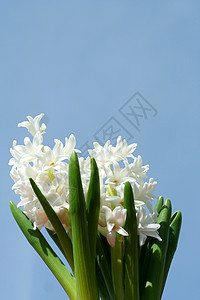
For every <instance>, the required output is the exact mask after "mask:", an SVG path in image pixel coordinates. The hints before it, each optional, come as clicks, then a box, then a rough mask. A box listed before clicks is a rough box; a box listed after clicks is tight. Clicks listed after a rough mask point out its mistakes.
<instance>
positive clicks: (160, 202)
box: [154, 196, 163, 213]
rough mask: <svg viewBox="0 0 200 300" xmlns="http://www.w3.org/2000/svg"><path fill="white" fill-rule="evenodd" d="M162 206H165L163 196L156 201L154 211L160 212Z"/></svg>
mask: <svg viewBox="0 0 200 300" xmlns="http://www.w3.org/2000/svg"><path fill="white" fill-rule="evenodd" d="M162 206H163V196H160V197H159V198H158V200H157V202H156V205H155V207H154V211H157V213H160V211H161V208H162Z"/></svg>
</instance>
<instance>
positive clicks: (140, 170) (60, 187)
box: [9, 114, 160, 247]
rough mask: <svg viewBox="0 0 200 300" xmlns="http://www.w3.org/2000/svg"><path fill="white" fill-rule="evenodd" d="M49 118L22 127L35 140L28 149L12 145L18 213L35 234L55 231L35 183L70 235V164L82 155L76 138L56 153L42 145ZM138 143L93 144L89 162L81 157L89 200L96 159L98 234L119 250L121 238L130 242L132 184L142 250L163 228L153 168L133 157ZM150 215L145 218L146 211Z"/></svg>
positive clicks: (56, 142) (58, 143)
mask: <svg viewBox="0 0 200 300" xmlns="http://www.w3.org/2000/svg"><path fill="white" fill-rule="evenodd" d="M43 116H44V114H40V115H38V116H36V117H35V118H32V117H30V116H28V117H27V119H28V121H24V122H21V123H19V125H18V126H19V127H25V128H27V130H28V132H30V134H31V135H32V138H29V137H25V138H24V144H23V145H19V144H17V142H16V140H14V141H13V145H12V148H11V149H10V152H11V155H12V158H11V159H10V161H9V165H10V166H11V171H10V175H11V177H12V179H13V181H14V184H13V187H12V189H13V190H15V193H16V194H18V195H19V196H20V201H19V203H18V207H19V206H20V207H23V209H24V212H25V214H26V215H27V216H28V218H29V219H30V220H31V221H32V222H33V224H34V228H39V229H41V228H42V227H43V226H44V227H46V228H49V229H51V230H53V227H52V225H51V223H50V221H49V220H48V218H47V216H46V214H45V212H44V210H43V208H42V206H41V204H40V202H39V201H38V199H37V197H36V195H35V193H34V191H33V189H32V187H31V185H30V181H29V178H30V177H31V178H33V180H34V181H35V182H36V184H37V185H38V187H39V188H40V190H41V191H42V193H43V194H44V196H45V197H46V199H47V200H48V202H49V203H50V205H51V206H52V208H53V209H54V210H55V211H56V213H57V215H58V216H59V218H60V220H61V223H62V224H63V226H64V227H65V229H66V230H67V231H70V230H71V227H70V225H71V224H70V206H69V159H70V156H71V154H72V152H73V151H76V152H77V153H80V152H81V151H79V150H78V149H75V147H76V139H75V136H74V135H73V134H71V135H70V136H69V138H67V137H66V138H65V143H64V144H63V143H62V142H61V141H60V140H58V139H54V146H53V148H52V149H51V148H50V147H49V146H47V145H45V144H44V142H43V134H44V132H45V131H46V125H45V124H44V123H43V124H42V125H41V126H40V121H41V119H42V117H43ZM136 147H137V144H136V143H132V144H130V145H128V143H127V141H126V140H125V139H124V140H122V138H121V136H119V137H118V138H117V142H116V145H115V146H113V145H111V143H110V140H108V141H107V142H106V143H105V145H104V146H101V145H100V144H99V143H97V142H95V143H94V148H93V149H89V150H88V152H89V155H90V156H88V157H87V158H86V159H84V158H83V157H81V156H80V154H79V158H78V159H79V167H80V173H81V180H82V186H83V191H84V195H85V198H86V196H87V191H88V187H89V181H90V174H91V165H90V157H94V158H95V160H96V162H97V166H98V170H99V179H100V214H99V225H98V230H99V232H100V233H101V234H103V235H104V236H106V238H107V241H108V243H109V244H110V245H111V246H112V247H113V246H114V245H115V239H116V234H117V233H118V234H120V235H122V236H127V235H128V232H127V231H126V230H125V229H124V228H123V226H124V224H125V220H126V209H124V187H125V182H126V181H129V182H130V183H131V186H132V190H133V195H134V202H135V208H136V210H137V217H138V234H139V236H140V245H143V244H144V242H145V239H146V236H148V235H149V236H153V237H155V238H157V239H160V237H159V234H158V231H157V230H158V229H159V225H158V224H155V222H156V218H157V215H156V213H155V212H153V206H152V201H153V199H155V198H157V196H156V195H155V194H154V190H155V188H156V185H157V182H156V181H154V180H153V178H150V179H149V180H148V177H147V171H148V170H149V165H143V160H142V157H141V156H140V155H138V156H134V155H133V152H134V151H135V149H136ZM145 207H146V208H147V209H148V210H149V212H150V213H149V214H148V215H147V214H146V209H145Z"/></svg>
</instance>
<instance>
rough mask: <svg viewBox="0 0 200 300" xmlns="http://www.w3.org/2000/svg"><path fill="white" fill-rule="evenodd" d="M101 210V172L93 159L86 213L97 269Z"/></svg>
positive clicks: (91, 247)
mask: <svg viewBox="0 0 200 300" xmlns="http://www.w3.org/2000/svg"><path fill="white" fill-rule="evenodd" d="M99 210H100V182H99V172H98V167H97V164H96V161H95V159H94V158H92V159H91V176H90V183H89V188H88V192H87V198H86V213H87V222H88V237H89V244H90V252H91V261H92V264H93V267H94V268H95V260H96V240H97V228H98V221H99Z"/></svg>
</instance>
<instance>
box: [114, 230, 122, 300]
mask: <svg viewBox="0 0 200 300" xmlns="http://www.w3.org/2000/svg"><path fill="white" fill-rule="evenodd" d="M111 268H112V278H113V286H114V291H115V296H116V299H117V300H123V299H124V284H123V271H124V269H123V242H120V241H119V236H118V235H117V237H116V241H115V246H114V247H111Z"/></svg>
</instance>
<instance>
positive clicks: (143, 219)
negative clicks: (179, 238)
mask: <svg viewBox="0 0 200 300" xmlns="http://www.w3.org/2000/svg"><path fill="white" fill-rule="evenodd" d="M156 219H157V213H156V212H155V211H154V212H153V213H152V214H151V213H150V214H148V215H147V214H146V209H145V207H144V206H142V207H140V208H139V210H138V233H139V243H140V246H143V245H144V243H145V241H146V238H147V236H151V237H154V238H156V239H158V240H159V241H162V239H161V237H160V236H159V233H158V229H159V228H160V224H156V223H155V222H156Z"/></svg>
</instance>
